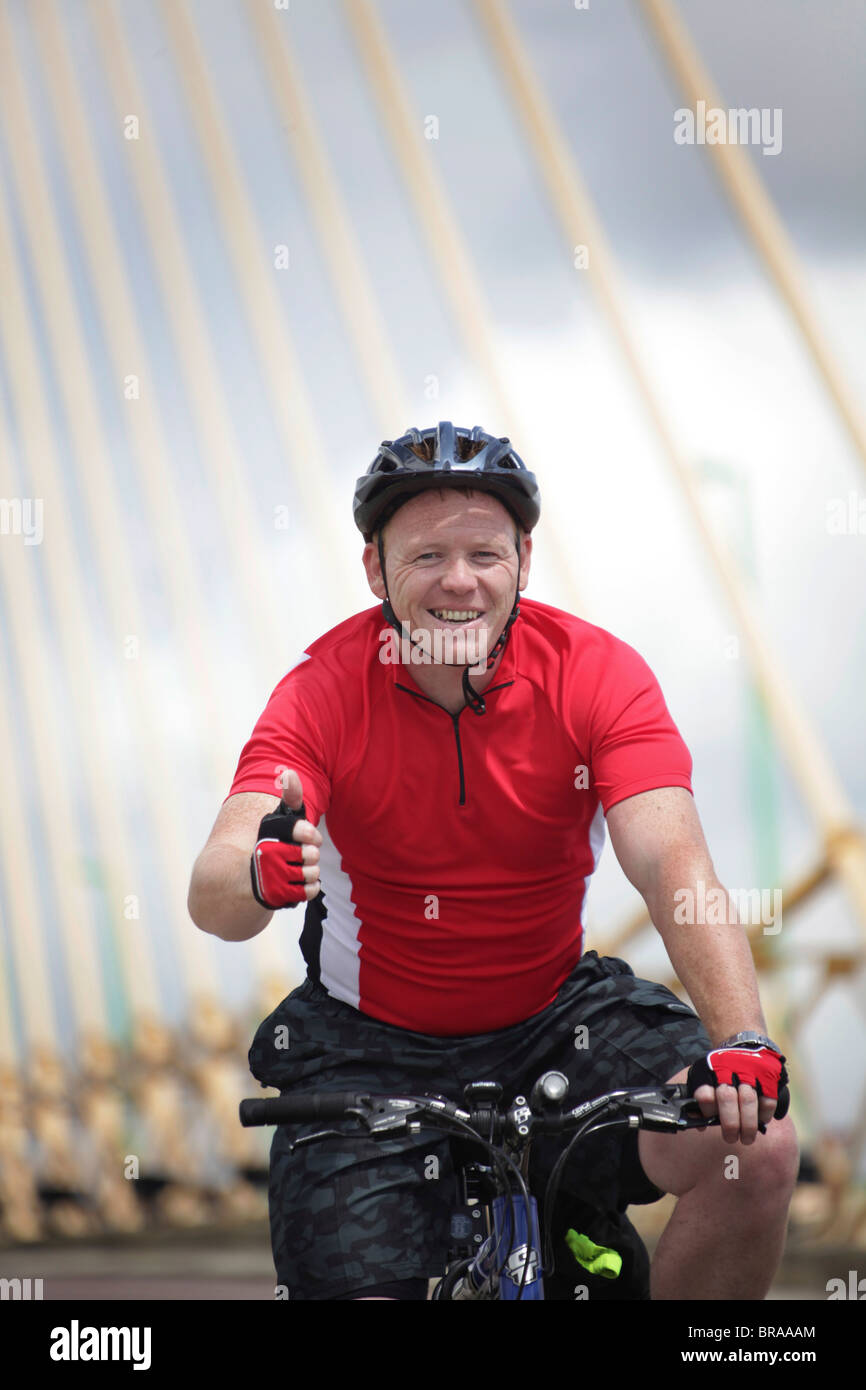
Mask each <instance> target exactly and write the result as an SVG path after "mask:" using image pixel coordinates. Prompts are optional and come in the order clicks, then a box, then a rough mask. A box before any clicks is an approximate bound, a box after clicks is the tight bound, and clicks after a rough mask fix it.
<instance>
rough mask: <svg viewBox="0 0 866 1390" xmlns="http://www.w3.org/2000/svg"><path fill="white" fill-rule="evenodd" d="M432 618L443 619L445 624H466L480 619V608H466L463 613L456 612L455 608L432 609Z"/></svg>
mask: <svg viewBox="0 0 866 1390" xmlns="http://www.w3.org/2000/svg"><path fill="white" fill-rule="evenodd" d="M433 616H434V618H443V619H444V620H445V622H447V623H466V622H471V621H472V619H473V618H480V617H481V609H480V608H468V609H466V610H465V611H458V610H457V609H456V608H434V609H433Z"/></svg>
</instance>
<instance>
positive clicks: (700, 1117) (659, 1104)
mask: <svg viewBox="0 0 866 1390" xmlns="http://www.w3.org/2000/svg"><path fill="white" fill-rule="evenodd" d="M624 1109H625V1111H626V1113H627V1114H630V1115H632V1116H634V1118H635V1119H637V1120H638V1122H639V1124H640V1128H641V1129H649V1130H655V1131H656V1132H658V1133H662V1134H665V1133H670V1132H671V1131H672V1130H681V1129H704V1128H705V1127H706V1126H707V1125H717V1124H719V1117H718V1115H704V1114H703V1112H702V1111H701V1108H700V1106H699V1105H698V1102H697V1101H696V1100H695V1098H694V1096H689V1095H687V1094H686V1091H685V1087H684V1086H683V1085H682V1084H678V1085H674V1086H659V1087H653V1088H650V1089H647V1090H646V1091H633V1092H632V1093H631V1095H630V1097H629V1100H628V1102H627V1103H626V1105H625V1106H624Z"/></svg>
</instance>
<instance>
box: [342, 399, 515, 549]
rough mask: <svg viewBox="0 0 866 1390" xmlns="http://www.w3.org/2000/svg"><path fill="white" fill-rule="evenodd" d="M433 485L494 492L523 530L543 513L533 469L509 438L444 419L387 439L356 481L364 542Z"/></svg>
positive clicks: (356, 509)
mask: <svg viewBox="0 0 866 1390" xmlns="http://www.w3.org/2000/svg"><path fill="white" fill-rule="evenodd" d="M428 487H463V488H475V489H477V490H478V491H479V492H492V493H493V494H494V496H496V497H498V498H499V500H500V501H501V502H502V503H503V504H504V505H505V506H506V507H507V508H508V510H509V511H510V512H511V513H512V515H513V516H514V517H515V519H516V520H517V521H518V522H519V523H520V525H521V526H522V527H523V530H524V531H531V530H532V528H533V526H535V524H536V522H537V521H538V518H539V515H540V513H541V498H540V496H539V492H538V483H537V482H536V480H535V475H534V473H530V472H529V470H528V468H527V467H526V465H525V463H524V462H523V460H522V459H521V458H520V457H519V456H518V455H517V454H516V453H515V451H514V450H513V449H512V448H511V443H510V440H508V439H504V438H503V439H497V438H495V437H494V436H493V435H491V434H485V433H484V431H483V430H482V428H481V426H480V425H476V426H475V427H474V428H473V429H471V430H467V429H461V428H460V427H459V426H455V425H452V424H451V422H450V420H440V421H439V424H438V425H436V426H434V427H433V428H431V429H428V430H417V429H410V430H408V431H407V432H406V434H404V435H401V436H400V438H399V439H395V440H390V439H384V440H383V441H382V444H381V445H380V447H379V452H378V454H377V455H376V457H375V458H374V460H373V462H372V463H371V464H370V467H369V468H368V469H367V472H366V473H365V474H364V476H363V478H359V479H358V481H357V483H356V484H355V502H354V517H355V525H356V526H357V527H358V529H359V530H360V531H361V533H362V535H363V537H364V540H365V541H369V540H371V539H372V536H373V532H374V531H375V530H376V529H377V527H379V526H381V525H382V524H383V523H384V521H386V520H388V519H389V517H391V516H393V514H394V512H395V511H396V510H397V507H398V506H399V505H400V504H401V502H404V501H408V500H409V498H410V497H413V496H415V494H416V493H418V492H422V491H423V490H424V489H425V488H428Z"/></svg>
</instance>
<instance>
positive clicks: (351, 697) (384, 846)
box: [189, 422, 797, 1299]
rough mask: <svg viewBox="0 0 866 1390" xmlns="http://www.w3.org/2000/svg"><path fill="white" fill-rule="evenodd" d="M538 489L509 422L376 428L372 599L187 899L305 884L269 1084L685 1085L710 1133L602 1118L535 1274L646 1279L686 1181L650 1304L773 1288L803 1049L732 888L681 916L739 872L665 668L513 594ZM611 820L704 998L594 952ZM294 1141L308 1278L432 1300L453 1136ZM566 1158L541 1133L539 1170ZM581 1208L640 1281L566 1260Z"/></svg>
mask: <svg viewBox="0 0 866 1390" xmlns="http://www.w3.org/2000/svg"><path fill="white" fill-rule="evenodd" d="M539 505H540V504H539V497H538V488H537V485H536V481H535V478H534V476H533V475H532V474H531V473H529V472H528V471H527V469H526V468H525V466H524V464H523V463H522V461H521V460H520V459H519V457H518V456H517V454H515V453H514V451H513V450H512V449H511V448H510V445H509V441H508V440H502V439H495V438H493V437H491V436H489V435H486V434H484V433H483V431H481V430H480V429H479V428H477V427H476V428H475V429H474V430H472V431H471V432H470V431H467V430H460V429H455V427H454V426H452V425H451V424H450V423H448V422H441V423H440V424H439V426H438V427H437V428H436V429H429V430H425V431H423V432H419V431H417V430H413V431H410V432H409V433H408V434H407V435H404V436H403V437H402V438H401V439H399V440H396V441H394V442H393V443H392V442H391V441H386V442H385V443H384V444H383V445H382V447H381V449H380V451H379V454H378V455H377V457H376V459H375V460H374V462H373V464H372V465H371V467H370V469H369V470H368V472H367V474H365V476H364V477H363V478H361V479H359V481H358V484H357V487H356V494H355V520H356V522H357V524H358V526H359V529H360V530H361V531H362V533H363V535H364V538H365V541H366V545H365V549H364V557H363V558H364V565H365V569H366V573H367V579H368V582H369V584H370V588H371V589H372V591H373V593H374V594H375V595H376V597H377V598H379V599H381V600H382V609H381V611H380V610H378V609H373V610H367V611H366V612H364V613H360V614H356V615H355V616H354V617H353V618H350V619H348V620H347V621H346V622H345V623H342V624H340V625H339V626H338V627H337V628H335V629H333V630H332V631H331V632H330V633H327V634H326V635H325V636H324V637H322V638H320V639H319V640H318V641H317V642H315V643H313V644H312V646H311V647H310V648H309V649H308V655H307V659H306V660H304V661H302V662H301V663H300V664H299V665H298V666H296V667H295V668H294V669H293V670H291V671H290V672H289V673H288V675H287V676H286V677H285V678H284V679H283V680H282V681H281V682H280V684H279V685H278V686H277V688H276V690H275V691H274V692H273V694H272V696H271V699H270V701H269V702H268V705H267V708H266V709H265V711H264V712H263V714H262V716H261V718H260V719H259V721H258V723H257V725H256V728H255V730H254V731H253V734H252V737H251V738H250V740H249V742H248V743H247V745H246V747H245V748H244V750H243V753H242V754H241V758H240V762H239V765H238V770H237V774H236V776H235V780H234V782H233V785H232V788H231V791H230V793H229V796H228V798H227V799H226V802H225V803H224V805H223V808H222V810H221V812H220V815H219V817H218V819H217V822H216V824H215V826H214V829H213V831H212V833H211V836H210V838H209V840H208V843H207V845H206V846H205V848H204V850H203V851H202V854H201V855H200V856H199V859H198V860H197V862H196V866H195V869H194V872H193V879H192V884H191V888H190V899H189V907H190V913H191V915H192V917H193V919H194V921H195V922H196V923H197V925H199V926H200V927H201V928H202V929H203V930H205V931H209V932H212V933H214V934H215V935H217V936H220V937H222V938H223V939H224V940H233V941H239V940H246V939H247V938H249V937H252V936H254V935H255V934H256V933H257V932H259V931H262V930H263V929H264V928H265V927H266V926H267V924H268V922H269V921H270V920H271V916H272V911H273V910H274V909H277V908H281V907H284V906H292V905H293V904H294V903H296V902H299V901H303V900H306V901H307V903H308V906H307V916H306V921H305V925H304V931H303V934H302V937H301V946H302V950H303V953H304V957H305V959H306V961H307V967H308V977H307V980H306V981H305V983H304V984H303V985H302V986H301V987H300V988H299V989H297V990H295V991H293V993H292V994H291V995H289V997H288V998H287V999H286V1000H284V1001H283V1003H282V1004H281V1005H280V1006H279V1008H278V1009H277V1010H275V1012H274V1013H273V1014H272V1015H271V1017H270V1018H269V1019H266V1020H265V1022H264V1023H263V1024H262V1025H261V1027H260V1028H259V1030H258V1033H257V1035H256V1038H255V1041H254V1043H253V1047H252V1050H251V1052H250V1065H251V1069H252V1071H253V1073H254V1075H255V1076H257V1077H258V1079H259V1080H260V1081H261V1082H262V1084H263V1085H270V1086H277V1087H278V1088H279V1089H280V1090H281V1091H289V1090H305V1089H306V1090H313V1089H334V1090H342V1091H350V1090H373V1091H376V1090H378V1091H388V1090H401V1089H404V1090H407V1091H409V1092H410V1093H411V1092H417V1091H419V1090H423V1091H428V1092H432V1093H436V1094H444V1095H450V1096H451V1097H452V1098H453V1099H460V1096H461V1091H462V1087H463V1085H465V1084H466V1083H467V1082H468V1081H470V1080H479V1079H493V1080H499V1081H500V1082H501V1083H502V1084H503V1088H504V1092H505V1096H506V1098H507V1099H511V1098H512V1097H513V1096H514V1095H515V1094H516V1093H518V1092H519V1091H526V1088H527V1087H528V1086H529V1085H531V1083H532V1082H533V1081H534V1080H535V1079H536V1077H537V1076H538V1075H539V1074H540V1073H541V1072H542V1071H544V1070H547V1069H550V1068H555V1069H558V1070H561V1071H564V1072H565V1073H566V1075H567V1076H568V1078H569V1082H570V1085H571V1089H570V1099H573V1100H574V1101H577V1100H583V1099H586V1098H589V1097H591V1096H593V1095H598V1094H601V1093H602V1092H604V1091H607V1090H613V1089H618V1088H623V1087H630V1086H639V1085H644V1084H648V1083H654V1084H663V1083H666V1082H668V1081H684V1080H687V1079H688V1080H689V1084H690V1087H691V1088H692V1090H693V1091H694V1093H695V1095H696V1098H697V1100H698V1101H699V1103H700V1106H701V1109H702V1112H703V1113H704V1114H705V1115H707V1116H710V1115H713V1114H715V1113H718V1115H719V1118H720V1124H719V1126H718V1127H716V1126H710V1127H708V1128H706V1129H704V1130H692V1131H688V1132H686V1133H681V1134H677V1135H662V1134H656V1133H650V1132H641V1133H640V1134H639V1135H637V1136H636V1135H635V1133H634V1132H633V1131H628V1132H624V1131H620V1130H608V1131H605V1132H604V1133H603V1134H599V1135H593V1136H591V1138H590V1140H589V1141H588V1146H587V1148H586V1149H585V1151H584V1152H583V1156H582V1158H581V1159H580V1164H579V1171H576V1172H572V1173H571V1175H570V1182H569V1183H568V1184H567V1186H566V1190H565V1193H564V1195H563V1196H562V1198H561V1202H560V1204H558V1206H557V1213H556V1225H557V1228H558V1229H559V1237H558V1241H557V1244H556V1256H557V1267H556V1273H555V1275H554V1277H553V1279H551V1280H550V1281H546V1285H545V1293H546V1296H553V1297H560V1298H569V1297H573V1296H574V1294H573V1289H574V1286H576V1285H577V1286H579V1285H581V1284H583V1285H589V1286H590V1287H589V1293H590V1297H611V1296H612V1297H632V1298H634V1297H646V1296H647V1280H646V1252H645V1251H644V1249H643V1246H642V1244H641V1242H640V1241H639V1240H637V1238H636V1233H635V1232H634V1229H633V1227H632V1226H631V1223H630V1222H629V1221H628V1219H627V1217H626V1215H625V1211H626V1207H627V1206H628V1205H629V1203H633V1202H639V1203H640V1202H643V1203H646V1202H652V1201H655V1200H657V1199H658V1197H659V1196H661V1195H662V1194H663V1193H665V1192H670V1193H673V1194H675V1195H676V1196H677V1197H678V1199H679V1200H678V1203H677V1206H676V1208H675V1211H674V1214H673V1216H672V1218H671V1220H670V1222H669V1223H668V1226H667V1227H666V1229H665V1231H664V1233H663V1235H662V1238H661V1240H660V1243H659V1246H658V1249H657V1251H656V1254H655V1257H654V1260H653V1267H652V1296H653V1297H654V1298H707V1299H709V1298H751V1299H755V1298H763V1297H765V1296H766V1293H767V1290H768V1288H769V1286H770V1283H771V1281H772V1278H773V1275H774V1273H775V1270H776V1268H777V1266H778V1263H779V1260H780V1258H781V1253H782V1247H783V1243H784V1234H785V1227H786V1221H787V1211H788V1206H789V1202H790V1197H791V1193H792V1191H793V1186H794V1182H795V1180H796V1171H797V1144H796V1138H795V1134H794V1130H793V1126H792V1124H791V1121H790V1119H787V1118H785V1119H782V1120H778V1121H775V1120H774V1122H773V1123H772V1124H768V1122H769V1121H770V1120H771V1118H772V1117H773V1115H774V1112H775V1110H776V1106H777V1096H778V1094H779V1087H780V1085H782V1084H783V1083H784V1082H785V1080H786V1079H787V1078H786V1076H785V1073H784V1070H783V1065H782V1064H783V1061H784V1059H783V1058H782V1057H781V1055H780V1053H779V1049H778V1048H777V1047H776V1046H775V1044H774V1043H773V1042H772V1041H771V1040H770V1039H768V1038H767V1037H766V1023H765V1020H764V1017H763V1013H762V1011H761V1005H760V1000H759V997H758V989H757V983H756V979H755V973H754V968H753V964H752V959H751V953H750V950H749V946H748V942H747V939H746V936H745V934H744V932H743V930H742V928H741V927H740V926H739V925H738V924H737V922H736V917H735V914H734V912H733V909H732V907H731V908H730V911H729V913H728V915H727V918H726V922H725V924H724V925H711V924H704V923H702V922H700V921H695V920H694V914H692V920H691V921H690V922H688V923H683V922H682V921H681V918H682V915H683V914H682V913H681V912H678V911H677V906H678V904H680V903H682V902H683V901H684V898H683V890H686V892H687V893H688V892H689V891H690V892H691V893H692V901H693V902H694V901H700V902H705V901H707V900H708V899H710V900H712V891H713V890H718V891H719V892H721V893H722V894H723V895H724V890H723V889H722V888H721V885H720V884H719V882H718V879H717V878H716V875H715V871H714V869H713V865H712V861H711V859H710V855H709V851H708V849H707V846H706V842H705V840H704V836H703V832H702V830H701V825H700V822H699V820H698V816H697V812H696V810H695V806H694V801H693V798H692V794H691V782H690V773H691V758H690V755H689V753H688V750H687V748H686V747H685V745H684V743H683V741H682V739H681V737H680V735H679V733H678V731H677V728H676V726H675V724H674V723H673V721H672V719H671V717H670V714H669V713H668V711H667V708H666V706H665V703H664V699H663V697H662V694H661V691H660V689H659V687H658V684H657V682H656V681H655V678H654V676H653V675H652V672H651V671H650V670H649V668H648V667H647V665H646V663H645V662H644V661H643V660H642V658H641V657H640V656H639V655H638V654H637V653H636V652H635V651H634V650H633V649H632V648H631V647H629V646H627V645H626V644H625V643H623V642H621V641H620V640H619V639H617V638H616V637H613V636H612V635H611V634H610V633H607V632H605V631H604V630H603V629H601V628H598V627H594V626H593V625H591V624H589V623H585V622H583V621H581V620H580V619H578V618H575V617H573V616H572V615H570V614H567V613H563V612H561V611H560V610H558V609H554V608H550V607H548V606H547V605H544V604H541V603H536V602H532V601H529V600H524V601H523V602H522V603H521V601H520V593H521V591H522V590H523V589H524V588H525V587H526V584H527V581H528V576H529V565H530V559H531V553H532V537H531V532H532V529H533V527H534V525H535V523H536V521H537V520H538V515H539ZM383 616H384V618H385V619H386V620H387V622H386V625H385V627H384V628H383V626H382V617H383ZM397 634H399V641H398V640H397ZM278 792H279V793H281V795H279V796H278V795H277V793H278ZM605 820H606V823H607V828H608V830H609V831H610V837H611V841H612V843H613V846H614V850H615V852H616V855H617V858H618V860H619V862H620V864H621V865H622V868H623V869H624V871H625V873H626V874H627V876H628V877H629V879H630V880H631V882H632V883H633V884H634V885H635V887H636V888H638V890H639V891H640V892H641V893H642V895H643V897H644V899H645V901H646V903H647V906H648V908H649V911H650V913H651V916H652V920H653V922H654V924H655V926H656V928H657V929H658V931H659V932H660V934H661V935H662V937H663V939H664V942H665V946H666V948H667V951H668V954H669V956H670V959H671V961H672V963H673V966H674V969H675V970H676V973H677V975H678V977H679V978H680V979H681V980H682V982H683V984H684V985H685V987H686V989H687V990H688V992H689V995H690V997H691V999H692V1001H693V1003H694V1006H695V1009H696V1010H697V1016H696V1015H695V1013H694V1012H693V1011H692V1010H691V1009H690V1008H688V1007H687V1006H686V1005H685V1004H683V1003H681V1002H680V1001H679V1000H677V999H676V997H675V996H674V995H672V994H671V993H670V991H668V990H666V989H665V988H664V987H662V986H660V985H657V984H654V983H652V982H650V981H643V980H638V979H635V977H634V975H633V973H632V972H631V970H630V968H629V967H628V966H627V965H626V964H625V962H623V961H620V960H616V959H609V958H605V959H601V960H600V959H599V958H598V956H597V954H596V953H595V952H594V951H589V952H584V949H583V946H584V942H583V918H584V906H585V896H586V887H587V883H588V880H589V877H590V875H591V874H592V872H593V870H594V868H595V865H596V863H597V861H598V856H599V854H600V852H601V848H602V846H603V842H604V822H605ZM723 901H725V902H729V900H728V899H727V897H726V896H723ZM731 1083H738V1084H731ZM759 1126H761V1128H762V1130H763V1132H759ZM765 1126H766V1129H764V1127H765ZM291 1137H294V1135H292V1136H289V1134H288V1132H287V1131H285V1130H282V1129H277V1130H276V1132H275V1136H274V1141H273V1147H272V1151H271V1189H270V1203H271V1234H272V1243H273V1249H274V1261H275V1265H276V1269H277V1276H278V1279H279V1280H280V1282H281V1283H284V1284H285V1285H286V1287H287V1290H288V1292H289V1296H290V1297H291V1298H293V1299H297V1298H301V1299H305V1298H307V1299H342V1298H415V1299H418V1298H423V1297H424V1296H425V1290H426V1281H427V1278H428V1277H429V1276H432V1275H435V1274H436V1273H439V1272H441V1268H442V1261H443V1258H444V1251H445V1248H446V1246H447V1231H448V1212H449V1209H450V1206H451V1205H452V1204H453V1201H454V1196H453V1191H452V1187H453V1184H452V1183H451V1181H450V1180H449V1179H450V1175H451V1171H452V1170H451V1166H450V1164H451V1156H452V1155H451V1149H450V1145H449V1141H448V1140H447V1139H443V1138H442V1137H441V1136H438V1137H437V1136H435V1135H434V1134H433V1133H432V1132H431V1131H426V1132H424V1131H422V1133H421V1135H420V1136H415V1137H406V1138H405V1139H400V1140H396V1139H395V1140H391V1141H388V1142H387V1143H385V1144H383V1143H382V1142H381V1141H377V1140H372V1139H370V1138H369V1137H366V1136H364V1135H363V1134H356V1133H354V1132H352V1131H351V1130H350V1128H349V1127H347V1128H346V1137H345V1140H343V1139H341V1140H340V1141H339V1142H336V1141H334V1142H328V1143H317V1144H313V1145H310V1146H309V1147H304V1146H302V1147H301V1148H300V1149H298V1150H296V1151H295V1152H294V1153H292V1152H291V1151H290V1139H291ZM556 1153H557V1147H556V1145H555V1144H553V1142H552V1141H550V1140H548V1141H542V1142H536V1144H535V1145H534V1146H533V1185H534V1187H535V1190H536V1192H541V1191H543V1184H544V1180H545V1177H546V1175H547V1174H549V1172H550V1169H551V1166H552V1164H553V1162H554V1160H555V1158H556ZM731 1156H734V1157H735V1158H736V1160H737V1163H736V1165H734V1166H732V1165H731V1163H730V1158H731ZM734 1173H736V1176H735V1177H734V1176H733V1174H734ZM568 1226H572V1227H574V1228H575V1229H579V1230H581V1231H582V1233H584V1234H587V1235H589V1236H590V1238H591V1239H592V1240H594V1241H596V1242H597V1243H599V1244H604V1245H612V1246H614V1248H617V1249H619V1250H620V1252H621V1253H623V1256H624V1260H625V1264H624V1268H623V1277H622V1279H621V1280H620V1281H605V1280H603V1279H601V1278H600V1277H598V1276H593V1275H587V1274H586V1272H585V1271H584V1270H583V1269H581V1268H580V1267H579V1266H577V1265H576V1264H575V1263H574V1260H573V1258H572V1257H571V1255H570V1254H569V1252H568V1250H567V1248H566V1246H565V1243H564V1238H563V1237H564V1232H565V1230H566V1229H567V1228H568ZM560 1228H561V1229H560ZM569 1261H570V1263H569Z"/></svg>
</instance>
